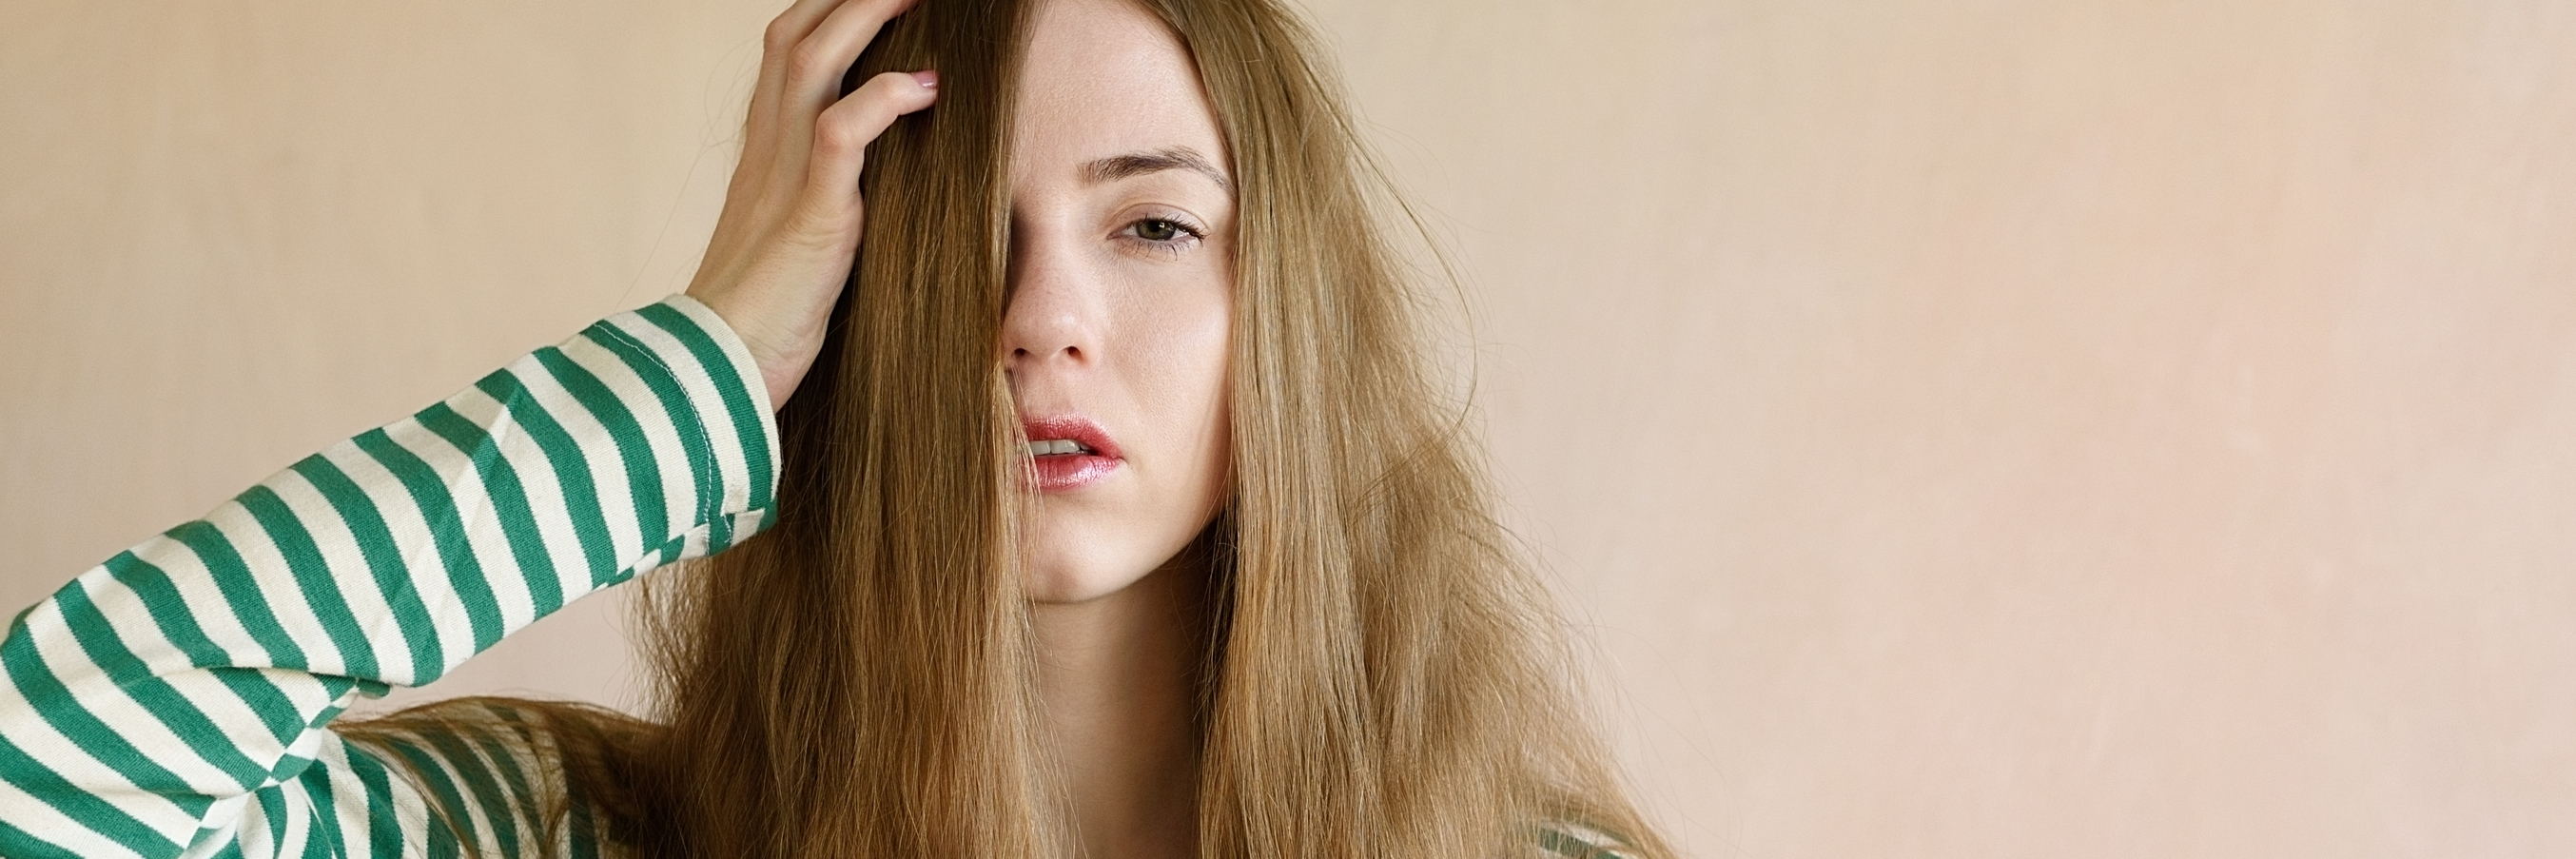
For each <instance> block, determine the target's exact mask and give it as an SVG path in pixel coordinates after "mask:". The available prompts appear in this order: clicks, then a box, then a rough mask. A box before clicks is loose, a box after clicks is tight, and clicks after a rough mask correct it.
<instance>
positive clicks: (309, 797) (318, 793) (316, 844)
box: [296, 766, 349, 856]
mask: <svg viewBox="0 0 2576 859" xmlns="http://www.w3.org/2000/svg"><path fill="white" fill-rule="evenodd" d="M296 781H297V783H298V784H299V785H300V786H302V787H303V788H304V805H305V807H306V808H308V809H311V811H310V812H309V813H308V814H307V815H306V819H308V820H311V821H312V826H310V827H307V829H308V832H307V834H306V835H305V837H304V845H305V847H304V852H305V855H308V856H347V855H349V839H348V836H346V835H344V834H342V833H341V832H340V815H338V814H336V813H334V812H336V811H338V810H339V803H338V802H336V801H335V800H338V799H339V797H336V796H333V795H332V793H331V768H330V767H327V766H319V767H307V768H306V769H305V770H304V772H303V773H302V774H299V775H297V776H296Z"/></svg>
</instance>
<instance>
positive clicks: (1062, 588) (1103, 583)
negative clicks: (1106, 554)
mask: <svg viewBox="0 0 2576 859" xmlns="http://www.w3.org/2000/svg"><path fill="white" fill-rule="evenodd" d="M1156 566H1159V564H1116V563H1112V562H1109V561H1108V560H1107V559H1102V558H1086V557H1070V558H1068V557H1063V556H1057V557H1052V558H1048V557H1037V558H1031V559H1029V565H1028V568H1027V569H1026V570H1025V571H1023V572H1022V574H1021V575H1022V576H1023V578H1022V579H1021V582H1022V587H1023V593H1024V594H1025V595H1026V596H1027V597H1028V599H1029V601H1030V602H1035V603H1054V604H1072V603H1086V602H1090V601H1092V600H1096V599H1100V598H1102V597H1106V596H1110V595H1112V594H1115V593H1118V592H1119V591H1123V590H1126V589H1127V588H1128V587H1129V586H1131V585H1134V584H1135V583H1137V582H1139V581H1142V580H1144V578H1145V577H1146V576H1148V575H1151V574H1152V573H1153V572H1154V568H1155V567H1156Z"/></svg>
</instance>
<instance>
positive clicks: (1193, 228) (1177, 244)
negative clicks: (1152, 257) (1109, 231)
mask: <svg viewBox="0 0 2576 859" xmlns="http://www.w3.org/2000/svg"><path fill="white" fill-rule="evenodd" d="M1154 223H1162V224H1170V225H1172V229H1173V230H1174V231H1175V232H1178V233H1180V235H1178V236H1175V237H1173V238H1169V239H1149V238H1145V237H1144V236H1140V235H1137V231H1138V228H1140V227H1143V226H1144V225H1146V224H1154ZM1118 237H1119V238H1121V239H1125V240H1127V241H1129V242H1133V243H1135V244H1136V245H1139V246H1140V247H1141V248H1142V249H1143V250H1147V251H1152V252H1155V253H1160V254H1167V255H1170V256H1175V257H1177V256H1180V255H1181V252H1183V251H1186V250H1188V249H1189V248H1190V246H1191V245H1195V244H1198V243H1199V242H1200V241H1201V240H1204V239H1206V238H1207V229H1206V228H1204V227H1201V226H1199V225H1198V224H1196V223H1194V222H1192V221H1190V220H1189V219H1187V218H1182V217H1178V216H1174V215H1158V216H1155V217H1150V218H1137V219H1136V220H1133V221H1129V222H1127V226H1126V227H1124V228H1122V229H1120V230H1119V231H1118Z"/></svg>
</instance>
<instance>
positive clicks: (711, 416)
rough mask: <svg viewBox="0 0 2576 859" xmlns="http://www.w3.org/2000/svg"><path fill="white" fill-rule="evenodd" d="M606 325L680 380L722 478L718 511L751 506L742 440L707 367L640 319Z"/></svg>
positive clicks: (683, 345) (622, 319)
mask: <svg viewBox="0 0 2576 859" xmlns="http://www.w3.org/2000/svg"><path fill="white" fill-rule="evenodd" d="M609 323H610V324H612V325H615V326H617V328H618V330H620V331H624V332H626V334H627V335H628V336H630V337H633V338H635V340H636V341H637V342H640V343H643V344H644V345H645V346H646V347H648V348H650V349H652V350H653V353H654V354H656V355H660V356H662V360H663V361H664V362H666V363H668V364H669V365H670V366H671V369H672V375H673V376H675V377H677V378H678V379H679V382H680V388H681V390H684V391H687V392H688V395H689V402H690V404H691V406H693V407H694V408H696V409H697V412H698V423H699V425H700V426H702V427H704V428H705V431H706V433H707V443H708V445H709V446H710V447H712V448H714V450H715V460H716V468H717V473H718V474H721V475H723V476H724V498H723V499H722V500H721V502H720V503H721V504H722V505H723V506H721V507H719V508H717V509H718V510H720V511H724V512H733V511H738V510H741V509H743V508H745V507H748V506H750V505H751V473H750V471H749V469H748V465H749V461H748V458H747V457H746V456H744V454H743V447H744V439H743V438H742V436H741V435H740V434H739V433H736V432H734V424H733V410H732V409H731V408H730V407H729V406H727V405H726V403H725V399H724V395H723V394H722V393H721V392H719V391H718V390H717V389H716V383H715V379H714V378H713V377H712V376H710V375H709V374H708V371H707V368H706V367H705V366H704V365H702V364H700V363H698V359H697V356H696V355H695V354H694V353H691V352H690V351H689V346H688V344H687V343H684V342H681V340H680V339H679V338H677V337H673V336H671V333H670V332H667V331H664V330H662V329H661V327H660V326H657V325H654V324H653V323H652V322H650V321H648V320H646V319H644V318H643V317H640V316H635V315H631V314H619V315H617V316H612V317H609Z"/></svg>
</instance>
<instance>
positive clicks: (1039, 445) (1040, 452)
mask: <svg viewBox="0 0 2576 859" xmlns="http://www.w3.org/2000/svg"><path fill="white" fill-rule="evenodd" d="M1046 446H1047V443H1046V442H1042V441H1033V442H1029V455H1030V456H1045V455H1046Z"/></svg>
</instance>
